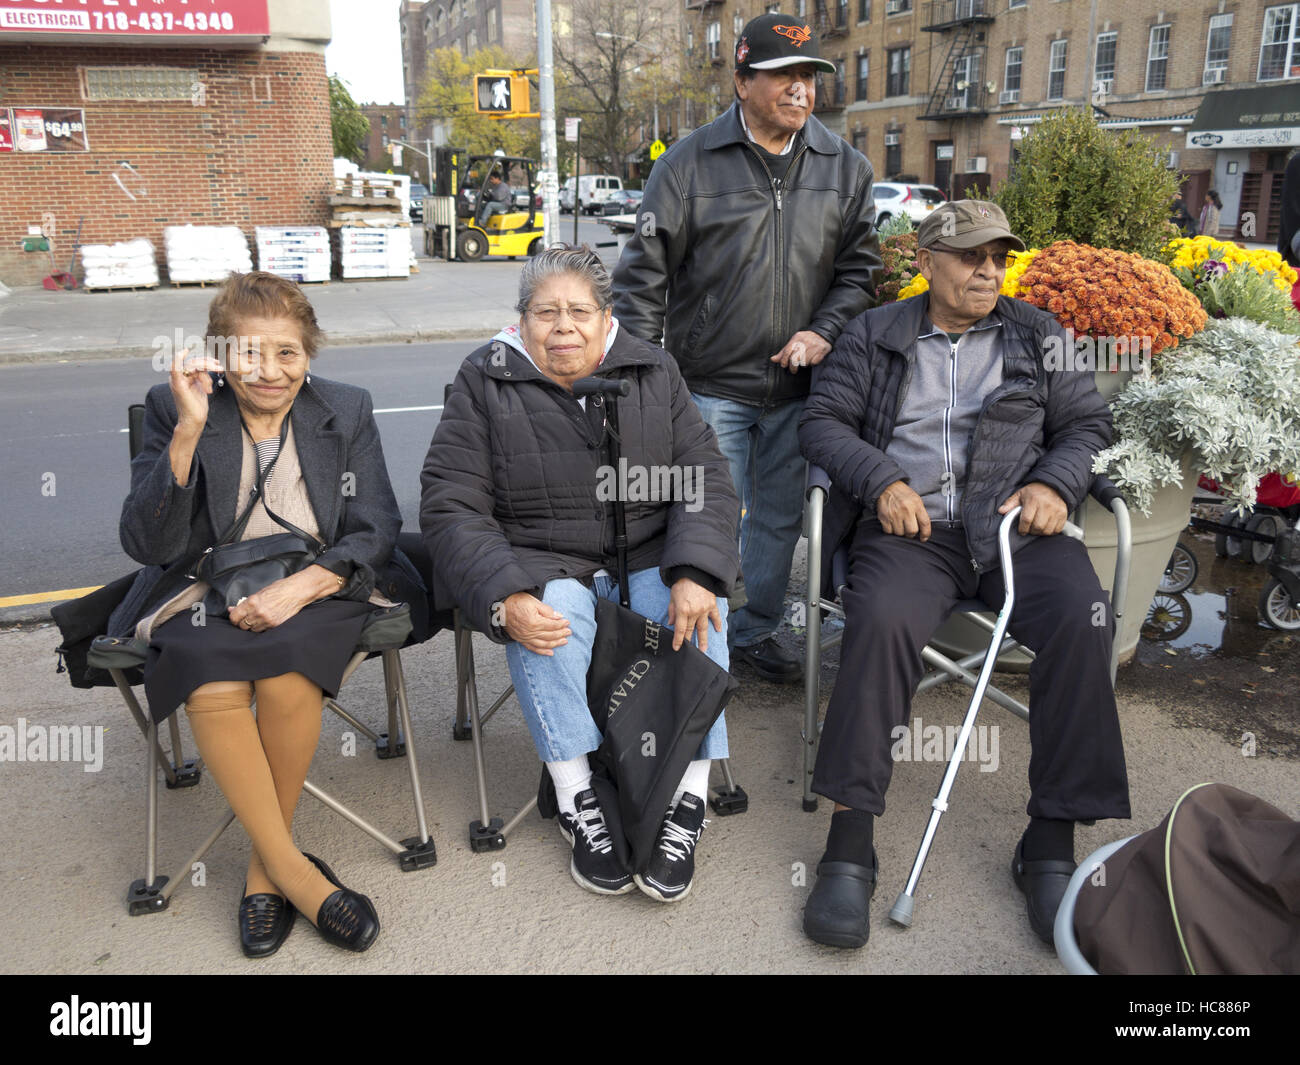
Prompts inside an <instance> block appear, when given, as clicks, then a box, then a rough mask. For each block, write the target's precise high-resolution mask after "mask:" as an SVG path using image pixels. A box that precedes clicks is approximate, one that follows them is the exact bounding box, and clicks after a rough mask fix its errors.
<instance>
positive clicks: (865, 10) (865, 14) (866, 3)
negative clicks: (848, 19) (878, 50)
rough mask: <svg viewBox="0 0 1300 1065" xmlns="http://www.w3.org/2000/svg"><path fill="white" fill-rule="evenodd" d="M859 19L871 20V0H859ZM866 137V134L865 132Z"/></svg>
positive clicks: (861, 20)
mask: <svg viewBox="0 0 1300 1065" xmlns="http://www.w3.org/2000/svg"><path fill="white" fill-rule="evenodd" d="M858 21H859V22H870V21H871V0H858ZM863 136H864V137H865V136H866V134H863Z"/></svg>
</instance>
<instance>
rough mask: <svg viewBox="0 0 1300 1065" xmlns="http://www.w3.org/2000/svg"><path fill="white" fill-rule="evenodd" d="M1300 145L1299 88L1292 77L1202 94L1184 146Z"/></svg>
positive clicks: (1273, 146) (1286, 146) (1274, 146)
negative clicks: (1248, 86)
mask: <svg viewBox="0 0 1300 1065" xmlns="http://www.w3.org/2000/svg"><path fill="white" fill-rule="evenodd" d="M1294 145H1300V92H1298V91H1297V85H1296V83H1295V82H1294V81H1285V82H1281V83H1279V84H1277V85H1262V86H1257V87H1255V88H1252V89H1215V90H1213V91H1211V92H1207V93H1206V94H1205V98H1204V99H1203V100H1202V101H1201V106H1200V109H1199V110H1198V111H1197V112H1196V118H1195V120H1194V121H1193V122H1192V126H1191V129H1190V130H1189V131H1188V134H1187V147H1188V148H1289V147H1292V146H1294Z"/></svg>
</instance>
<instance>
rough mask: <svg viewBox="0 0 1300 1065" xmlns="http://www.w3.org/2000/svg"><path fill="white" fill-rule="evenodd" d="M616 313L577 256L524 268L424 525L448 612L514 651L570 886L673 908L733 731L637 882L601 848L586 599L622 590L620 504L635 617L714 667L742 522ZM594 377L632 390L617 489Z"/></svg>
mask: <svg viewBox="0 0 1300 1065" xmlns="http://www.w3.org/2000/svg"><path fill="white" fill-rule="evenodd" d="M611 302H612V300H611V293H610V281H609V275H608V274H607V273H606V271H605V268H604V267H603V266H602V265H601V263H600V260H599V259H598V258H597V257H596V256H595V254H593V253H592V252H591V251H590V250H588V249H585V248H582V249H579V248H566V247H559V248H552V249H548V250H547V251H545V252H543V253H542V254H541V255H539V256H537V257H536V258H534V259H532V260H530V261H529V262H528V264H527V266H525V267H524V270H523V274H522V277H521V280H520V295H519V304H518V307H517V309H518V311H519V313H520V321H519V325H518V326H517V327H516V326H513V325H512V326H509V327H507V328H506V329H504V330H502V331H501V332H500V333H499V334H497V336H496V337H495V338H494V339H493V341H492V342H491V343H489V344H487V345H484V346H483V347H482V348H480V349H479V350H477V351H475V352H474V353H473V354H472V355H470V356H469V358H468V359H466V360H465V362H464V364H463V365H462V366H461V369H460V373H459V375H458V376H457V378H456V381H455V384H454V385H453V386H452V390H451V394H450V396H449V397H448V400H447V405H446V409H445V410H444V411H443V415H442V420H441V422H440V423H439V425H438V429H437V431H436V432H435V433H434V437H433V443H432V445H431V447H430V448H429V455H428V458H427V459H426V461H425V465H424V473H423V477H422V483H423V489H424V491H423V496H422V501H421V506H420V526H421V530H422V532H423V534H424V538H425V542H426V544H427V546H428V548H429V551H430V554H431V555H432V556H433V559H434V567H435V572H436V574H437V576H438V577H439V579H440V580H441V581H442V582H443V583H444V585H445V586H446V588H447V589H448V591H449V592H450V594H451V597H452V598H453V599H454V600H455V602H456V603H458V604H459V605H460V607H461V608H462V609H463V610H465V611H466V613H467V614H468V616H469V618H470V620H471V621H472V622H473V624H474V625H475V626H476V627H477V628H479V629H480V630H482V631H483V632H485V633H487V634H488V635H489V636H491V637H492V639H494V640H497V641H498V642H503V643H505V644H506V658H507V661H508V663H509V666H510V675H511V678H512V679H513V680H514V684H515V691H516V693H517V694H518V696H519V702H520V705H521V706H522V707H523V711H524V716H525V719H526V720H527V722H528V726H529V729H530V730H531V732H532V734H533V740H534V742H535V744H536V746H537V751H538V753H539V754H540V755H541V758H542V760H543V761H544V762H545V763H546V766H547V769H548V770H549V771H550V775H551V778H552V779H553V781H554V783H555V790H556V798H557V805H558V807H559V811H560V814H559V821H560V830H561V832H562V833H563V835H564V837H565V839H566V840H567V841H568V843H569V844H570V846H571V847H572V852H573V853H572V860H571V862H570V872H571V873H572V875H573V878H574V879H575V880H576V881H577V882H578V883H579V884H580V885H581V886H582V887H584V888H586V889H587V890H590V891H594V892H597V893H599V894H623V893H624V892H627V891H631V890H633V887H634V886H637V887H640V888H641V890H642V891H644V892H645V893H646V894H648V895H650V896H651V897H652V898H655V899H657V900H660V901H663V902H675V901H677V900H678V899H681V898H684V897H685V895H686V893H687V892H688V891H689V890H690V886H691V880H692V877H693V875H694V869H695V861H694V853H695V846H696V844H697V843H698V841H699V838H700V833H701V832H702V831H703V827H704V809H705V797H706V796H707V793H708V773H709V765H710V760H711V759H714V758H724V757H726V755H727V739H726V726H725V724H724V722H723V720H722V718H719V719H718V722H717V724H715V725H714V727H713V729H712V730H711V731H710V732H709V734H708V736H707V737H706V738H705V741H704V743H703V745H702V747H701V749H700V751H699V752H698V753H697V755H696V760H695V761H693V762H692V763H691V765H690V768H689V769H688V770H687V773H686V775H685V777H684V778H683V780H682V781H681V784H680V785H679V786H678V788H677V789H676V795H675V797H674V799H673V802H672V804H671V806H670V808H669V810H668V811H667V815H666V816H665V818H664V822H663V826H662V828H661V830H660V836H659V841H658V844H657V846H656V849H655V853H654V856H653V858H652V860H651V862H650V864H649V866H648V868H647V869H646V871H645V872H644V873H638V874H637V875H636V876H635V877H633V876H632V875H630V874H629V872H628V870H626V869H624V868H623V867H622V866H621V865H620V863H619V862H618V860H617V858H616V856H615V854H614V850H613V847H612V846H611V844H610V837H609V834H608V831H607V829H606V826H605V821H604V815H603V814H602V812H601V809H600V803H599V800H598V799H597V797H596V793H595V791H594V790H593V789H592V788H591V784H590V782H591V768H590V766H589V763H588V757H587V756H588V754H589V753H590V752H592V751H594V750H596V748H597V747H598V746H599V745H600V742H601V735H600V733H599V731H598V730H597V728H596V726H595V723H594V722H593V720H592V718H591V715H590V713H589V711H588V708H587V696H586V675H587V667H588V665H589V663H590V661H591V647H592V640H593V638H594V636H595V629H596V623H595V604H596V597H597V596H603V597H605V598H608V599H614V598H617V594H618V593H617V587H616V584H615V581H616V577H615V576H613V575H612V574H613V572H614V570H615V552H614V541H613V536H614V523H613V508H612V505H611V504H610V502H609V500H610V498H611V491H612V490H620V491H623V495H622V498H624V499H625V501H626V513H627V534H628V570H629V579H628V591H629V598H630V601H631V605H632V609H633V610H636V611H639V612H640V613H642V614H644V615H645V616H647V617H649V618H651V619H652V620H655V621H658V622H660V623H661V624H664V625H666V626H668V627H670V628H672V629H674V630H675V634H674V641H673V646H674V649H677V648H680V647H681V645H682V643H683V641H685V640H689V639H695V640H696V641H697V644H698V646H699V647H700V649H701V650H703V651H704V652H705V653H706V654H707V655H708V656H709V657H710V658H711V659H713V661H715V662H717V663H718V664H720V665H721V666H723V667H724V668H725V667H726V666H727V640H726V629H725V623H726V613H727V595H728V594H729V592H730V589H731V587H732V584H733V583H734V581H735V579H736V573H737V568H738V564H739V558H738V554H737V551H736V515H737V513H738V510H739V508H738V502H737V498H736V494H735V490H734V489H733V487H732V485H731V477H730V474H729V472H728V469H727V465H726V462H725V461H724V460H723V458H722V454H721V453H720V452H719V450H718V445H717V440H716V438H715V437H714V435H713V431H712V430H711V429H709V427H708V426H707V425H706V424H705V422H704V420H703V419H702V418H701V417H700V415H699V413H698V411H697V410H696V408H695V405H694V404H693V403H692V401H691V397H690V393H689V392H688V391H687V389H686V387H685V385H684V384H683V383H682V378H681V375H680V374H679V373H678V370H677V365H676V363H675V362H674V361H673V359H672V358H671V357H670V356H669V355H667V354H666V353H665V352H664V351H663V350H662V349H660V348H658V347H655V346H653V345H650V344H647V343H645V342H643V341H641V340H638V339H636V338H635V337H633V336H631V335H630V334H629V333H627V332H626V331H623V330H620V329H619V327H618V322H617V321H616V320H615V319H614V318H613V316H612V313H611V309H610V308H611ZM590 376H597V377H604V378H611V379H618V378H622V379H624V380H626V381H627V382H628V384H629V386H630V392H629V394H628V395H627V397H625V398H623V399H620V400H618V403H619V417H620V436H621V439H622V457H623V459H624V460H625V462H626V467H625V469H626V470H627V471H628V473H627V476H626V479H624V477H623V475H622V471H615V470H613V469H612V467H610V466H609V465H608V461H609V460H608V456H607V454H606V452H605V440H606V437H605V426H606V423H605V407H604V401H603V398H602V397H599V396H591V397H590V398H584V399H579V398H577V397H575V396H574V394H573V385H574V383H575V382H576V381H578V380H580V379H582V378H585V377H590ZM638 476H639V477H641V478H643V480H642V482H641V483H642V484H643V485H644V484H646V483H649V482H650V481H652V480H653V481H655V482H656V483H658V484H660V485H661V486H662V485H663V484H667V483H670V484H672V485H675V486H679V491H678V492H677V493H676V494H677V496H678V497H677V498H667V499H665V498H662V493H661V492H659V493H656V492H638V491H635V490H632V483H633V479H634V478H636V477H638ZM646 495H649V496H651V497H652V498H643V497H644V496H646Z"/></svg>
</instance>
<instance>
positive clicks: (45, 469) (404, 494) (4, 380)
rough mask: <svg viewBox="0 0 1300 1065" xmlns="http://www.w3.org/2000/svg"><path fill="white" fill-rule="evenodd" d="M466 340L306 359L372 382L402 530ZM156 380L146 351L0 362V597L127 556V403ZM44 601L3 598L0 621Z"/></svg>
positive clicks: (124, 561) (62, 582) (104, 576)
mask: <svg viewBox="0 0 1300 1065" xmlns="http://www.w3.org/2000/svg"><path fill="white" fill-rule="evenodd" d="M484 339H486V337H485V338H484ZM473 347H474V344H473V342H469V341H452V342H445V343H436V344H398V345H372V346H367V347H354V348H325V349H324V350H323V351H322V352H321V354H320V355H319V356H317V360H316V363H315V365H314V367H313V372H316V373H320V374H322V375H323V376H325V377H330V378H333V379H334V380H337V381H343V382H345V383H347V384H353V385H359V386H362V387H365V388H368V389H369V390H370V393H371V395H372V396H373V397H374V403H375V410H376V420H377V421H378V423H379V431H380V435H381V437H382V439H383V443H384V454H385V456H386V457H387V460H388V472H389V476H390V478H391V479H392V482H393V490H394V492H396V494H397V500H398V503H399V504H400V506H401V508H402V517H403V519H404V521H405V527H406V529H408V530H412V531H413V530H415V529H417V528H418V518H417V513H418V505H419V491H420V468H421V466H422V465H423V462H424V455H425V452H426V451H427V450H428V448H429V440H430V438H431V437H432V435H433V430H434V428H435V427H436V426H437V424H438V417H439V415H440V412H441V407H442V397H443V389H444V387H445V386H446V384H447V383H448V382H450V381H451V380H452V379H453V378H454V377H455V374H456V370H457V368H458V367H459V365H460V362H461V360H462V359H463V358H464V357H465V356H466V355H467V354H468V353H469V352H470V351H471V350H472V349H473ZM160 380H161V378H160V376H159V375H158V374H157V373H156V372H155V371H154V370H153V368H152V367H151V365H150V364H149V362H148V360H145V359H109V360H91V361H86V362H68V363H55V364H50V363H45V364H28V365H21V364H19V365H10V366H0V485H2V486H3V492H2V493H0V500H3V502H2V504H0V545H2V546H0V551H2V552H3V559H2V561H0V599H4V598H6V597H9V596H16V595H30V594H33V593H39V592H49V591H55V590H61V589H65V588H82V587H87V586H91V585H99V584H104V583H105V582H107V581H109V580H111V579H113V578H114V577H118V576H120V575H122V574H123V573H126V572H128V571H129V570H130V569H131V568H133V567H134V566H135V563H134V562H132V561H131V560H130V559H129V558H128V557H127V556H126V555H125V554H124V553H123V552H122V549H121V548H120V547H119V546H118V537H117V523H118V515H119V513H120V511H121V507H122V500H123V499H124V498H125V496H126V491H127V487H128V485H129V483H130V473H129V470H128V462H129V459H128V454H127V438H126V431H125V426H126V410H127V407H128V406H129V405H130V404H131V403H135V402H139V401H141V400H142V399H143V397H144V394H145V392H147V391H148V389H149V388H150V387H152V386H153V385H155V384H157V383H158V382H159V381H160ZM407 408H423V409H416V410H411V409H407ZM48 609H49V607H48V604H42V605H39V606H32V607H11V608H8V609H0V620H17V619H19V618H20V617H35V616H38V615H41V614H44V613H45V612H46V611H48Z"/></svg>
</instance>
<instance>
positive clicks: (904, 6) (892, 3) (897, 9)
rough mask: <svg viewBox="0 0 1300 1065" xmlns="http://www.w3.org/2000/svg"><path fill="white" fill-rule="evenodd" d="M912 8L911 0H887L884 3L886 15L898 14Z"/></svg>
mask: <svg viewBox="0 0 1300 1065" xmlns="http://www.w3.org/2000/svg"><path fill="white" fill-rule="evenodd" d="M911 10H912V0H888V2H887V3H886V4H885V14H886V15H899V14H902V13H903V12H904V11H911Z"/></svg>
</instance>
